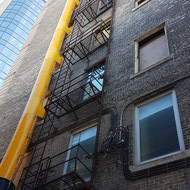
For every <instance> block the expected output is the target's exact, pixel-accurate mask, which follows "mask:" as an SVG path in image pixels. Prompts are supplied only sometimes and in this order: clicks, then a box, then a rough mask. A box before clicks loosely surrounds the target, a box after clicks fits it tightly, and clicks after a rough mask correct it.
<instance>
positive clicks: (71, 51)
mask: <svg viewBox="0 0 190 190" xmlns="http://www.w3.org/2000/svg"><path fill="white" fill-rule="evenodd" d="M109 29H110V23H104V22H101V23H100V24H98V25H96V27H95V29H93V30H91V31H87V32H85V33H81V35H79V36H77V37H76V38H74V39H72V40H71V41H69V42H68V43H67V44H66V45H65V48H64V51H63V54H62V55H63V59H64V62H65V63H66V64H67V65H69V64H72V65H74V64H76V63H77V62H79V61H80V60H82V59H84V58H87V59H88V56H89V55H90V54H91V53H93V52H94V51H96V50H97V49H99V48H101V47H102V46H104V45H105V44H107V42H108V39H109V33H110V31H109Z"/></svg>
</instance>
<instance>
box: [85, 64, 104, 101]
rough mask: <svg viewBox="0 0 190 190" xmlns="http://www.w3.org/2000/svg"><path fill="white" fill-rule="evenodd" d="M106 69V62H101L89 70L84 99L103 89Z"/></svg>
mask: <svg viewBox="0 0 190 190" xmlns="http://www.w3.org/2000/svg"><path fill="white" fill-rule="evenodd" d="M104 69H105V65H104V63H101V64H99V65H98V66H96V67H95V68H93V69H92V70H91V71H90V72H88V77H87V81H86V86H85V91H84V95H83V100H86V99H88V98H89V97H91V96H94V95H95V94H97V93H98V92H101V91H102V85H103V75H104Z"/></svg>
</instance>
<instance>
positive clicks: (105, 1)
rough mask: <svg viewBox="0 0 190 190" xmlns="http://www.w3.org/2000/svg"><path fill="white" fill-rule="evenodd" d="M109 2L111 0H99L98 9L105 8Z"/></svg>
mask: <svg viewBox="0 0 190 190" xmlns="http://www.w3.org/2000/svg"><path fill="white" fill-rule="evenodd" d="M110 3H111V0H100V3H99V9H100V10H101V11H103V10H105V9H106V8H107V6H109V4H110Z"/></svg>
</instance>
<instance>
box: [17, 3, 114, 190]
mask: <svg viewBox="0 0 190 190" xmlns="http://www.w3.org/2000/svg"><path fill="white" fill-rule="evenodd" d="M100 6H101V7H102V10H101V9H100ZM111 7H112V0H103V1H98V0H83V1H81V5H80V6H79V7H78V9H76V11H75V12H74V14H73V17H72V18H73V20H74V25H73V29H72V33H71V34H70V35H69V36H67V40H66V42H65V44H64V51H63V63H62V65H61V67H60V69H59V70H58V71H57V73H56V75H55V78H56V80H55V82H54V85H53V86H54V88H53V90H51V93H50V95H49V97H47V98H48V100H47V104H46V115H45V117H44V119H43V120H42V121H39V122H38V123H37V124H36V127H35V132H34V135H33V143H32V144H31V147H32V157H31V161H30V165H29V166H28V167H26V168H25V169H24V170H23V173H22V176H21V179H20V182H19V189H21V190H34V189H36V190H37V189H43V190H46V189H47V190H58V189H64V190H69V189H81V190H86V189H90V186H91V180H90V179H91V175H92V173H93V167H92V165H93V161H94V157H93V155H92V154H91V153H89V152H88V151H87V150H85V149H84V148H83V147H82V146H81V145H80V144H78V145H76V146H74V147H71V148H70V149H67V150H65V151H63V152H62V153H59V154H57V155H55V156H52V157H46V158H44V152H45V148H46V145H47V141H48V139H50V138H51V137H52V136H53V134H55V133H56V132H57V128H56V124H57V120H58V119H59V118H61V117H63V116H65V115H66V114H73V115H74V116H75V118H76V119H78V114H77V110H78V109H79V108H81V107H83V106H85V105H87V104H89V103H90V102H92V101H94V102H97V104H100V97H101V94H102V86H103V73H104V65H101V66H100V67H99V68H98V69H96V70H92V71H91V72H89V73H82V74H80V75H78V76H74V77H73V78H70V74H71V73H72V65H75V64H80V61H81V60H85V59H86V60H88V59H89V56H90V55H91V54H92V53H94V52H96V51H97V50H99V49H100V48H104V47H105V48H106V47H107V45H108V40H109V36H110V28H111V26H110V21H101V20H98V17H99V15H100V14H102V12H104V11H106V10H108V9H109V8H111ZM68 154H70V157H69V158H68V156H67V155H68ZM81 155H83V156H81ZM84 155H85V157H84Z"/></svg>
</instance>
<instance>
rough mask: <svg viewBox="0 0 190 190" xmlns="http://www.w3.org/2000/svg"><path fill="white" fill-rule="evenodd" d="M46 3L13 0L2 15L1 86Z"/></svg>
mask: <svg viewBox="0 0 190 190" xmlns="http://www.w3.org/2000/svg"><path fill="white" fill-rule="evenodd" d="M44 5H45V1H44V0H12V1H11V3H10V4H9V5H8V7H7V8H6V9H5V11H4V12H3V13H2V15H1V16H0V87H1V86H2V84H3V81H4V79H5V77H6V76H7V74H8V72H9V71H10V69H11V67H12V65H13V63H14V62H15V60H16V58H17V55H18V54H19V50H20V49H21V48H22V46H23V44H24V43H25V41H26V39H27V37H28V35H29V33H30V30H31V28H32V26H33V25H34V23H35V21H36V19H37V18H38V16H39V14H40V12H41V10H42V8H43V7H44Z"/></svg>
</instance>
